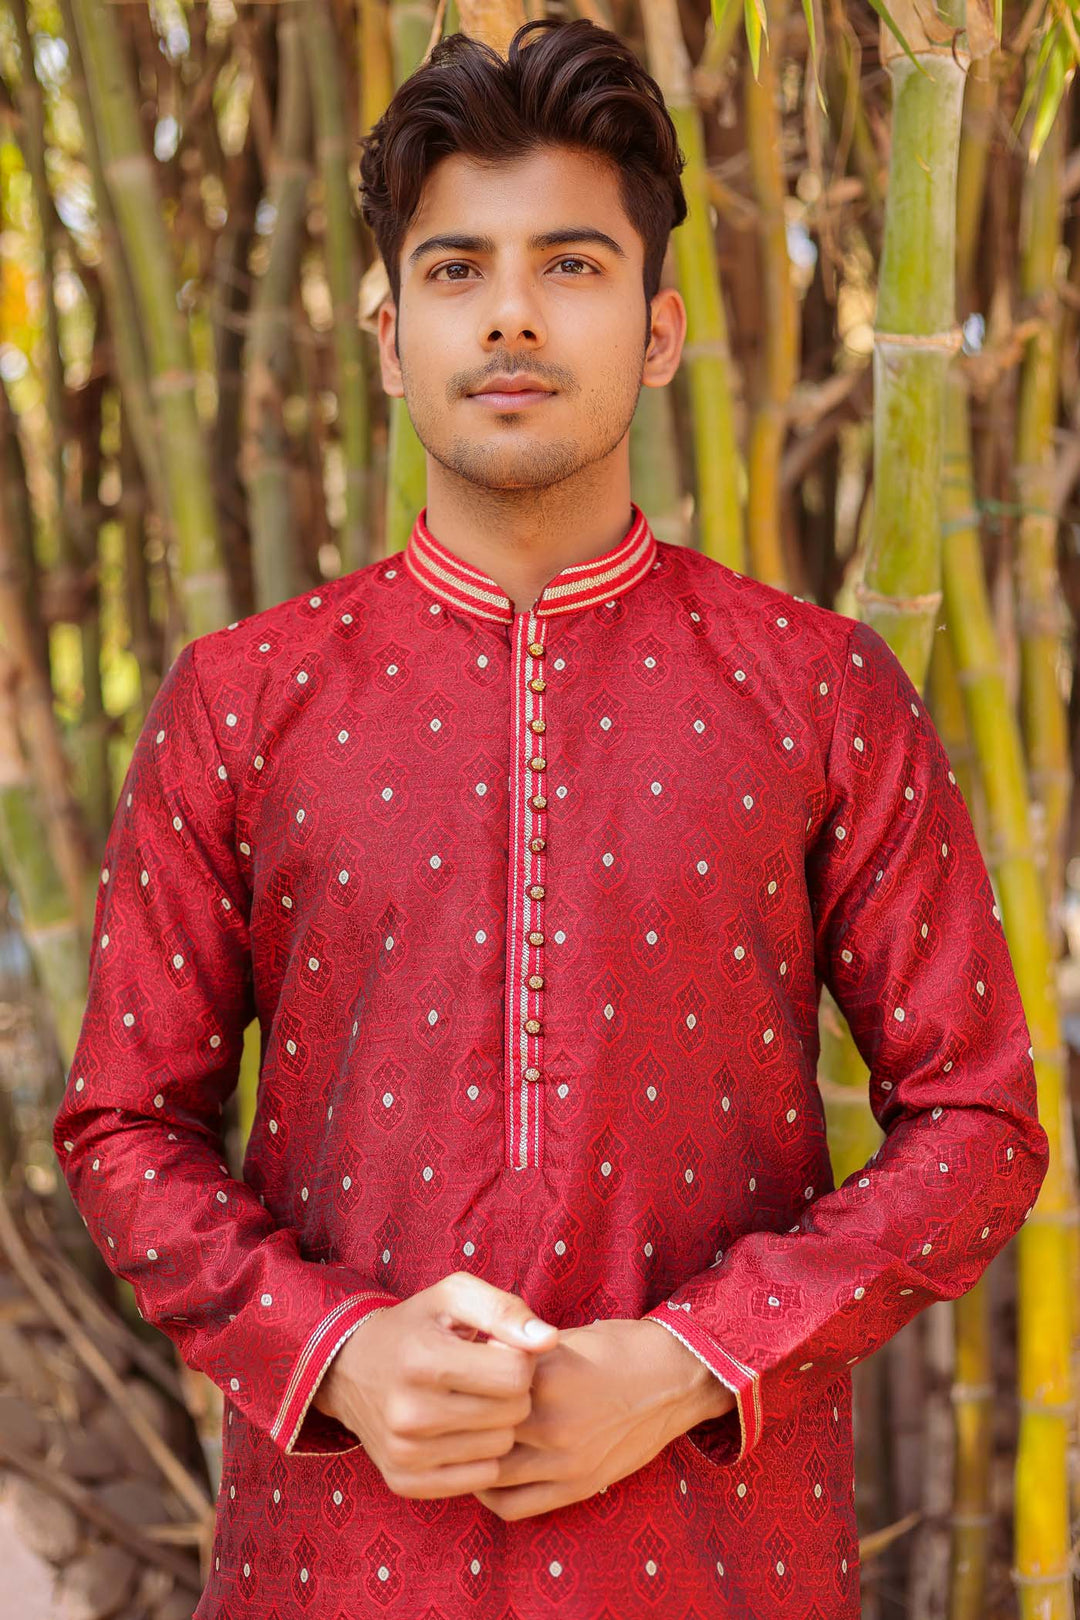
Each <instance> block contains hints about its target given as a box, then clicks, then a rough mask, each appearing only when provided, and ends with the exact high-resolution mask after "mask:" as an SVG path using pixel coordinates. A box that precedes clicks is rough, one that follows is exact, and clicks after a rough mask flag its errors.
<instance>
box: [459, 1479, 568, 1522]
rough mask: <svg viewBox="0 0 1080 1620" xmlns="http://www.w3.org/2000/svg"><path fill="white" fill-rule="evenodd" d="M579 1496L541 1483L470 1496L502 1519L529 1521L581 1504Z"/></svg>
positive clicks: (556, 1484) (557, 1484)
mask: <svg viewBox="0 0 1080 1620" xmlns="http://www.w3.org/2000/svg"><path fill="white" fill-rule="evenodd" d="M587 1494H588V1493H586V1492H583V1493H582V1494H581V1495H580V1496H579V1495H578V1494H577V1493H576V1491H574V1490H572V1489H570V1488H569V1487H568V1486H566V1485H565V1484H561V1483H560V1482H558V1481H550V1480H544V1481H541V1482H539V1483H537V1484H535V1485H510V1486H507V1487H506V1489H505V1490H501V1489H499V1488H498V1487H493V1486H485V1487H481V1489H480V1490H478V1491H474V1492H473V1495H474V1496H475V1497H476V1498H477V1500H478V1501H479V1502H482V1503H483V1505H484V1506H485V1507H486V1508H490V1510H491V1512H492V1513H496V1514H498V1516H499V1517H500V1518H503V1519H529V1518H532V1517H533V1516H534V1515H535V1514H537V1513H550V1512H551V1510H552V1509H553V1508H558V1507H566V1506H567V1505H568V1504H569V1503H570V1502H581V1501H584V1500H585V1499H586V1495H587Z"/></svg>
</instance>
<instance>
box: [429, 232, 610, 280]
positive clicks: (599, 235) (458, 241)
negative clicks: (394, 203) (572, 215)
mask: <svg viewBox="0 0 1080 1620" xmlns="http://www.w3.org/2000/svg"><path fill="white" fill-rule="evenodd" d="M566 242H593V243H595V244H596V246H597V247H603V248H607V250H608V252H609V253H614V254H615V256H616V258H619V259H625V258H626V257H627V254H626V252H625V250H624V249H623V248H621V247H620V246H619V244H618V242H616V240H615V238H614V237H613V236H608V234H607V232H606V231H598V230H596V229H595V228H594V227H593V226H589V225H570V226H566V227H563V228H561V229H559V230H555V231H542V232H541V233H540V234H539V235H537V236H530V237H529V243H528V245H529V247H530V248H536V249H541V250H542V249H544V248H551V247H560V246H561V245H562V244H563V243H566ZM443 252H449V253H494V252H496V243H495V239H494V237H491V236H463V235H460V234H459V233H456V232H455V233H452V234H449V235H444V236H429V237H427V238H426V240H425V241H423V242H421V243H420V244H419V245H418V246H417V247H414V248H413V250H412V252H411V253H410V254H409V257H408V260H407V261H406V262H407V264H408V267H409V268H410V269H412V267H413V265H415V264H418V263H419V261H420V260H421V259H423V258H426V257H427V255H428V254H429V253H443Z"/></svg>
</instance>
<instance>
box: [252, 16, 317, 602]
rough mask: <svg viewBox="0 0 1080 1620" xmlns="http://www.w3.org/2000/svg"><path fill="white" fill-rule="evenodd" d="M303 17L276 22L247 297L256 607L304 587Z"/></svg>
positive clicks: (306, 170) (307, 170) (307, 117)
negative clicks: (296, 403) (260, 230)
mask: <svg viewBox="0 0 1080 1620" xmlns="http://www.w3.org/2000/svg"><path fill="white" fill-rule="evenodd" d="M304 11H305V7H304V4H303V0H286V3H285V4H283V5H282V6H281V8H280V15H279V18H278V56H279V62H280V68H279V79H280V84H279V92H278V106H277V122H276V125H275V129H274V146H273V155H272V157H271V160H270V169H269V175H268V185H267V192H268V200H269V202H270V205H271V207H272V208H273V213H274V230H273V235H272V237H271V240H270V251H269V257H268V259H267V263H266V269H265V271H264V272H263V274H262V276H261V277H260V279H259V282H258V285H257V286H256V289H255V294H254V297H253V299H252V307H251V324H250V326H249V329H248V340H247V344H246V345H245V352H244V367H243V370H244V394H243V413H242V416H243V429H242V435H243V450H242V452H241V457H240V471H241V476H242V478H243V480H244V484H245V486H246V488H247V492H248V504H249V513H250V520H251V560H252V573H253V578H254V598H255V606H256V608H264V607H271V606H272V605H273V604H274V603H276V602H284V601H287V600H288V599H289V597H291V596H295V595H296V594H297V592H298V591H300V590H301V589H302V584H301V581H300V579H299V577H298V576H299V569H298V567H297V560H296V545H295V536H294V526H293V508H292V499H291V493H292V492H291V488H290V460H289V443H290V440H289V430H288V428H287V426H286V423H285V417H284V409H283V407H284V399H285V393H286V391H287V388H288V382H289V376H290V372H291V367H292V361H293V341H292V320H293V313H292V295H293V291H294V288H295V286H296V277H297V273H298V270H299V266H300V248H301V243H302V239H303V230H304V213H305V209H306V206H307V192H308V183H309V180H310V178H311V165H310V157H309V152H310V146H311V95H310V86H309V80H308V74H307V67H306V63H305V59H304V40H303V16H304Z"/></svg>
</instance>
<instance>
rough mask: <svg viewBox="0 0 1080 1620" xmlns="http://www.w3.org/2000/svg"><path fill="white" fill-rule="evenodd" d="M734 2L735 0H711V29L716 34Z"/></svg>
mask: <svg viewBox="0 0 1080 1620" xmlns="http://www.w3.org/2000/svg"><path fill="white" fill-rule="evenodd" d="M734 3H735V0H712V20H713V29H714V30H715V32H716V33H717V34H719V32H720V30H721V28H722V27H723V25H724V20H725V18H726V17H727V14H728V12H729V11H730V10H731V8H732V6H733V5H734Z"/></svg>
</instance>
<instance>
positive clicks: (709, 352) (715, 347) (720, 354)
mask: <svg viewBox="0 0 1080 1620" xmlns="http://www.w3.org/2000/svg"><path fill="white" fill-rule="evenodd" d="M682 356H683V359H684V360H697V359H699V358H702V357H706V356H708V357H711V358H712V359H714V360H730V358H731V351H730V349H729V348H728V346H727V344H726V342H725V341H724V339H723V338H697V339H696V340H695V341H694V342H693V343H684V344H683V346H682Z"/></svg>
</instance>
